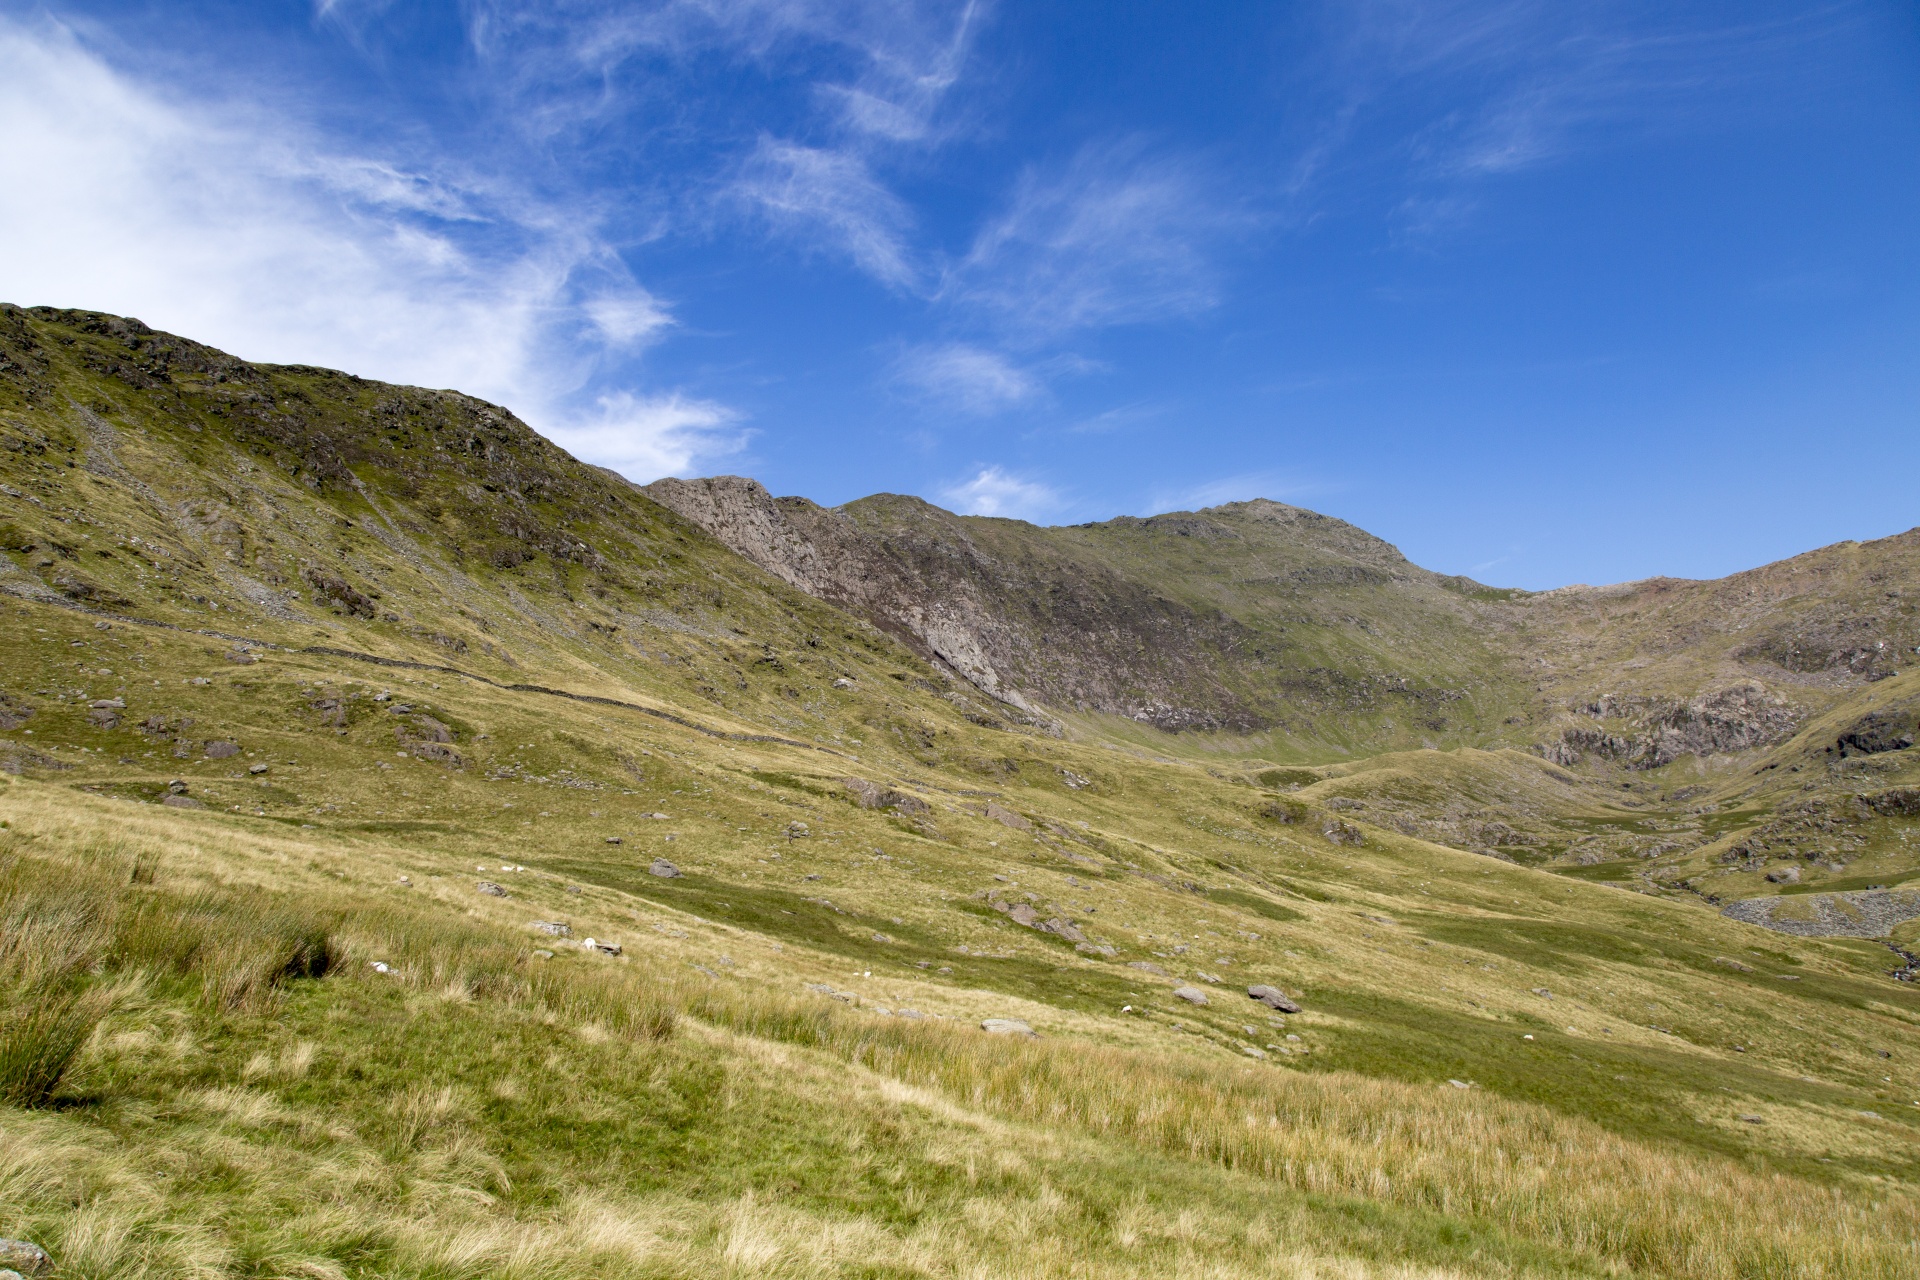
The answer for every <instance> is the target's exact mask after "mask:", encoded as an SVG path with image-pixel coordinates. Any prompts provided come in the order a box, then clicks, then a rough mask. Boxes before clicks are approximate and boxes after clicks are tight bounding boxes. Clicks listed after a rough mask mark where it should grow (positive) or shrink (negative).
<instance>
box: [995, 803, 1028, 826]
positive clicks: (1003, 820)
mask: <svg viewBox="0 0 1920 1280" xmlns="http://www.w3.org/2000/svg"><path fill="white" fill-rule="evenodd" d="M987 817H989V818H991V819H993V820H994V821H995V822H997V823H999V824H1000V825H1001V826H1003V827H1012V828H1013V829H1014V830H1015V831H1031V830H1033V824H1032V823H1031V822H1028V821H1027V820H1026V819H1025V818H1023V817H1021V816H1020V815H1019V814H1017V813H1015V812H1014V811H1013V810H1011V809H1003V808H1001V807H1000V806H999V805H997V804H995V803H994V802H993V801H991V800H989V801H987Z"/></svg>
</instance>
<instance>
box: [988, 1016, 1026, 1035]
mask: <svg viewBox="0 0 1920 1280" xmlns="http://www.w3.org/2000/svg"><path fill="white" fill-rule="evenodd" d="M980 1029H981V1030H982V1031H989V1032H992V1033H993V1034H994V1035H997V1036H1026V1037H1027V1038H1029V1039H1036V1038H1037V1036H1036V1035H1035V1033H1034V1030H1033V1028H1032V1027H1030V1026H1028V1025H1027V1024H1026V1023H1024V1022H1022V1021H1020V1019H1018V1018H988V1019H986V1020H984V1021H983V1022H981V1024H980Z"/></svg>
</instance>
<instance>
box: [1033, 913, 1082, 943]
mask: <svg viewBox="0 0 1920 1280" xmlns="http://www.w3.org/2000/svg"><path fill="white" fill-rule="evenodd" d="M1040 927H1041V928H1042V929H1045V930H1046V931H1047V932H1048V933H1051V934H1055V935H1057V936H1059V937H1062V938H1065V939H1066V940H1067V941H1068V942H1085V941H1086V940H1087V935H1086V934H1084V933H1082V932H1080V930H1079V929H1078V928H1076V927H1075V925H1074V923H1073V921H1071V920H1060V919H1054V920H1049V921H1047V922H1046V923H1045V924H1043V925H1041V926H1040Z"/></svg>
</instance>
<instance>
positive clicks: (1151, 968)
mask: <svg viewBox="0 0 1920 1280" xmlns="http://www.w3.org/2000/svg"><path fill="white" fill-rule="evenodd" d="M1127 968H1129V969H1138V970H1140V972H1142V973H1151V974H1153V975H1154V976H1156V977H1160V978H1164V977H1166V976H1167V971H1166V970H1165V969H1162V968H1161V967H1160V966H1159V965H1157V964H1155V963H1154V962H1153V961H1151V960H1129V961H1128V962H1127Z"/></svg>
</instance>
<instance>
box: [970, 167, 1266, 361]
mask: <svg viewBox="0 0 1920 1280" xmlns="http://www.w3.org/2000/svg"><path fill="white" fill-rule="evenodd" d="M1243 221H1244V216H1243V215H1242V213H1241V212H1240V211H1239V210H1238V209H1237V208H1236V207H1235V206H1234V204H1233V202H1232V201H1231V200H1230V199H1228V198H1226V197H1225V196H1224V195H1223V193H1222V192H1220V191H1219V190H1217V189H1215V188H1214V186H1213V184H1211V183H1210V182H1208V181H1207V180H1206V179H1205V178H1204V177H1203V175H1202V174H1201V172H1200V171H1199V170H1198V169H1197V168H1196V167H1195V166H1194V165H1192V164H1191V163H1189V162H1186V161H1183V160H1180V159H1176V158H1169V157H1163V156H1154V155H1149V154H1147V153H1146V152H1145V150H1144V148H1142V147H1141V146H1139V145H1138V144H1126V145H1117V146H1099V147H1089V148H1086V149H1084V150H1082V151H1081V152H1080V153H1079V154H1078V155H1077V156H1076V157H1075V158H1074V159H1073V160H1072V161H1071V162H1070V163H1069V164H1067V165H1066V166H1065V167H1064V168H1062V169H1060V170H1057V171H1054V172H1045V171H1041V170H1037V169H1036V170H1031V171H1029V172H1028V173H1027V174H1026V175H1025V176H1024V177H1023V178H1022V179H1021V180H1020V182H1019V183H1018V184H1017V186H1016V188H1015V190H1014V192H1013V195H1012V198H1011V200H1010V201H1009V202H1008V205H1007V207H1006V209H1005V211H1004V212H1003V213H1001V214H1000V215H999V216H998V217H996V218H994V219H993V220H992V221H991V222H990V223H988V224H987V225H986V226H985V227H984V228H983V229H982V230H981V232H980V234H979V235H978V236H977V237H976V238H975V240H974V242H973V246H972V248H971V249H970V250H969V252H968V253H967V255H966V257H965V258H964V259H963V260H962V261H960V262H959V263H957V264H956V265H955V266H954V267H953V268H952V270H951V271H950V272H949V274H948V277H947V279H946V281H945V284H944V286H943V289H942V295H943V297H945V298H947V299H949V300H952V301H954V302H956V303H959V304H962V305H965V306H968V307H971V308H974V309H976V310H979V311H983V312H986V313H989V314H990V315H991V316H992V317H993V318H994V320H995V321H996V322H997V323H998V324H1000V325H1002V326H1005V327H1007V328H1008V329H1010V330H1012V331H1015V332H1019V333H1024V334H1027V335H1030V336H1033V337H1047V336H1062V335H1065V334H1068V333H1071V332H1074V331H1076V330H1081V329H1086V328H1090V327H1095V326H1101V325H1114V324H1125V323H1130V322H1135V321H1143V320H1154V319H1164V318H1167V317H1172V316H1179V315H1184V314H1189V313H1192V312H1196V311H1202V310H1205V309H1206V308H1208V307H1211V306H1212V305H1214V303H1215V301H1216V300H1217V296H1218V279H1217V275H1216V273H1215V271H1214V268H1213V262H1212V257H1211V254H1210V252H1209V249H1210V248H1211V246H1212V244H1213V242H1214V241H1215V240H1217V239H1218V238H1219V237H1220V236H1221V235H1223V234H1225V233H1227V232H1229V231H1230V230H1231V229H1232V228H1233V227H1234V226H1236V225H1237V224H1240V223H1242V222H1243Z"/></svg>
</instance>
